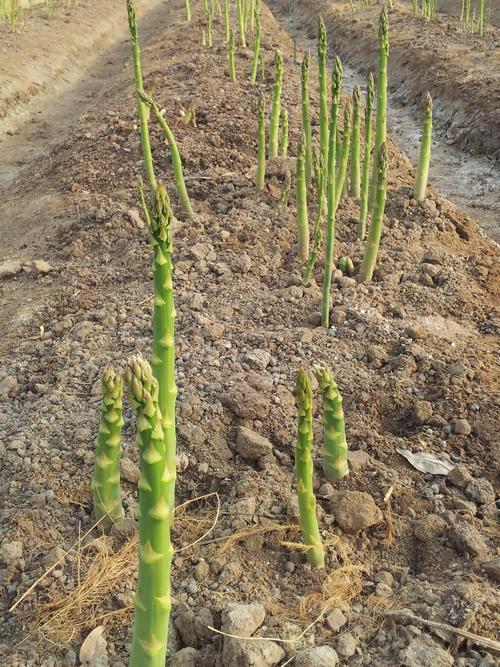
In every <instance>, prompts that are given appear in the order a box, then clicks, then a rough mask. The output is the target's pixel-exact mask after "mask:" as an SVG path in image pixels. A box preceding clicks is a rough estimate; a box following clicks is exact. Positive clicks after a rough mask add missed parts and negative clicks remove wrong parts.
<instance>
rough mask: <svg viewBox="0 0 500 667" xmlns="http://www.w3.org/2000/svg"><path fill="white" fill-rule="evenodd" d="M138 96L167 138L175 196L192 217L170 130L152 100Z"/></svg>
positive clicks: (178, 157)
mask: <svg viewBox="0 0 500 667" xmlns="http://www.w3.org/2000/svg"><path fill="white" fill-rule="evenodd" d="M139 96H140V98H141V100H142V101H143V102H144V103H145V104H146V105H147V106H148V107H149V108H150V109H151V110H152V111H153V113H154V115H155V116H156V120H157V121H158V123H159V124H160V127H161V129H162V130H163V132H164V134H165V137H166V138H167V142H168V147H169V149H170V155H171V157H172V167H173V170H174V179H175V185H176V188H177V194H178V195H179V200H180V202H181V207H182V210H183V211H184V214H185V215H187V216H188V217H191V216H192V215H193V209H192V207H191V201H190V199H189V195H188V192H187V190H186V183H185V182H184V172H183V170H182V160H181V156H180V153H179V149H178V147H177V143H176V141H175V137H174V135H173V133H172V130H171V129H170V127H169V126H168V124H167V121H166V120H165V118H164V117H163V116H162V114H161V111H160V109H159V107H158V106H157V105H156V104H155V102H154V101H153V99H152V98H151V97H150V96H149V95H146V94H145V93H143V92H141V91H139Z"/></svg>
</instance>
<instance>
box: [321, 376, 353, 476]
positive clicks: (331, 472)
mask: <svg viewBox="0 0 500 667" xmlns="http://www.w3.org/2000/svg"><path fill="white" fill-rule="evenodd" d="M313 373H314V375H315V377H316V379H317V381H318V385H319V388H320V389H321V393H322V395H323V411H324V416H323V420H324V425H323V472H324V473H325V476H326V477H327V479H329V480H330V481H332V482H333V481H337V480H339V479H342V478H343V477H345V476H346V475H348V474H349V468H348V464H347V442H346V437H345V424H344V411H343V409H342V396H341V395H340V392H339V390H338V387H337V385H336V383H335V380H334V379H333V375H332V372H331V371H330V369H329V368H327V367H326V366H314V368H313Z"/></svg>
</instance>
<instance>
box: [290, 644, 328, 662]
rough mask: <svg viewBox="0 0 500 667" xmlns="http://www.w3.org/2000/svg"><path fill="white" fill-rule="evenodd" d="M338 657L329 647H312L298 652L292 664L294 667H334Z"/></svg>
mask: <svg viewBox="0 0 500 667" xmlns="http://www.w3.org/2000/svg"><path fill="white" fill-rule="evenodd" d="M338 662H339V657H338V655H337V652H336V651H335V649H333V648H331V647H330V646H314V647H313V648H308V649H305V650H304V651H299V652H298V653H297V655H296V656H295V660H294V662H293V664H294V667H335V665H337V664H338Z"/></svg>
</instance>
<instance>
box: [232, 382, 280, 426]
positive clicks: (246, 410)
mask: <svg viewBox="0 0 500 667" xmlns="http://www.w3.org/2000/svg"><path fill="white" fill-rule="evenodd" d="M221 402H222V403H223V405H225V406H226V407H227V408H228V409H229V410H231V412H233V413H234V414H235V415H236V416H237V417H240V418H241V419H262V418H263V417H266V416H267V415H268V414H269V410H270V406H271V403H270V401H269V400H268V397H266V396H265V395H264V393H263V392H261V391H257V390H256V389H254V388H253V387H251V386H250V385H249V384H247V383H246V382H240V383H238V384H236V385H235V386H234V387H233V388H232V389H231V390H230V391H229V392H227V393H226V394H223V395H222V396H221Z"/></svg>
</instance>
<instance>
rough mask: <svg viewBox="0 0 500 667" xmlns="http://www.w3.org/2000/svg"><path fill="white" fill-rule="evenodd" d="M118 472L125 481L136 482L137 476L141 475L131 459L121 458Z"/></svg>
mask: <svg viewBox="0 0 500 667" xmlns="http://www.w3.org/2000/svg"><path fill="white" fill-rule="evenodd" d="M120 474H121V476H122V478H123V479H124V480H126V481H127V482H130V483H131V484H137V482H138V481H139V477H140V476H141V471H140V470H139V467H138V466H137V465H136V464H135V463H134V462H133V461H132V460H131V459H128V458H123V459H122V460H121V461H120Z"/></svg>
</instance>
